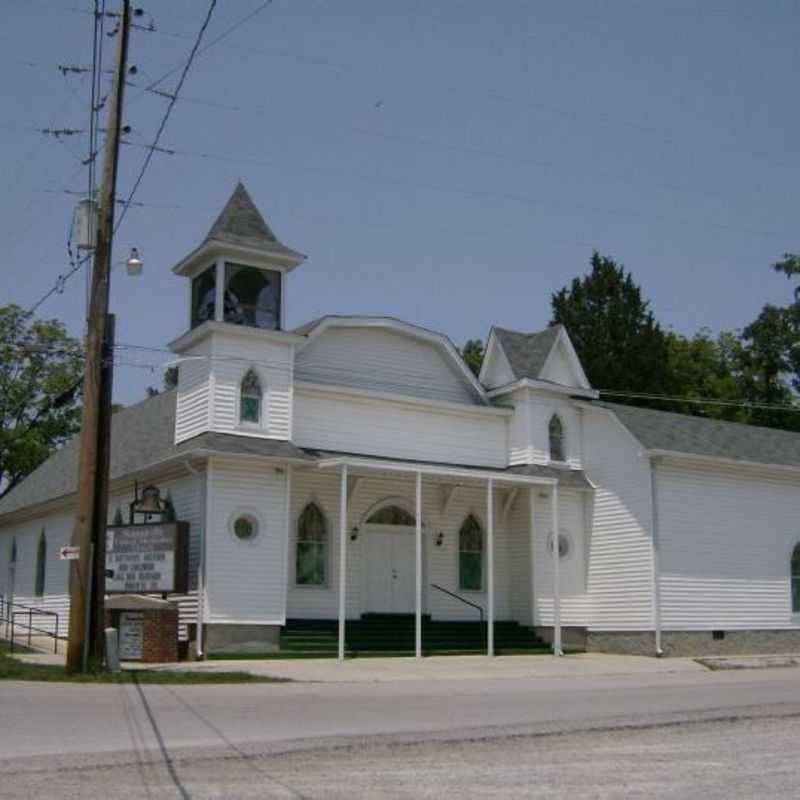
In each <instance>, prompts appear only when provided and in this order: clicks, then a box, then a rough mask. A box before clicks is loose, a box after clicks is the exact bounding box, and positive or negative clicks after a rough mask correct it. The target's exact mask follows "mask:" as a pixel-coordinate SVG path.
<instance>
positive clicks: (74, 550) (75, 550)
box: [58, 544, 81, 561]
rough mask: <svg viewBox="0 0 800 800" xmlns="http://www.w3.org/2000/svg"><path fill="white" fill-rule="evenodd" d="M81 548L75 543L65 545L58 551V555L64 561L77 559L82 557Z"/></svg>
mask: <svg viewBox="0 0 800 800" xmlns="http://www.w3.org/2000/svg"><path fill="white" fill-rule="evenodd" d="M80 555H81V549H80V547H77V546H75V545H71V544H68V545H65V546H64V547H62V548H61V549H60V550H59V551H58V557H59V558H60V559H61V560H62V561H77V560H78V559H79V558H80Z"/></svg>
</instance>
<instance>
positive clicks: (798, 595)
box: [792, 544, 800, 614]
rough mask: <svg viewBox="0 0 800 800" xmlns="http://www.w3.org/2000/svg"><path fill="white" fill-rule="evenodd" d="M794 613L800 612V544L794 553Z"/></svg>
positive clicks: (796, 546)
mask: <svg viewBox="0 0 800 800" xmlns="http://www.w3.org/2000/svg"><path fill="white" fill-rule="evenodd" d="M792 614H800V544H797V545H795V548H794V552H793V553H792Z"/></svg>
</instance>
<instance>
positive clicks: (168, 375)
mask: <svg viewBox="0 0 800 800" xmlns="http://www.w3.org/2000/svg"><path fill="white" fill-rule="evenodd" d="M161 382H162V386H163V389H156V387H155V386H148V387H147V388H146V389H145V390H144V391H145V394H146V395H147V397H155V396H156V395H157V394H161V392H162V391H164V392H168V391H170V389H177V388H178V367H177V366H174V367H167V368H166V369H165V370H164V377H163V378H162V380H161Z"/></svg>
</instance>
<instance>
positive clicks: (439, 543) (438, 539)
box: [436, 531, 444, 547]
mask: <svg viewBox="0 0 800 800" xmlns="http://www.w3.org/2000/svg"><path fill="white" fill-rule="evenodd" d="M443 541H444V534H443V533H442V532H441V531H439V533H437V534H436V546H437V547H441V546H442V542H443Z"/></svg>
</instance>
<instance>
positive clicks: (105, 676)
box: [0, 642, 288, 684]
mask: <svg viewBox="0 0 800 800" xmlns="http://www.w3.org/2000/svg"><path fill="white" fill-rule="evenodd" d="M2 680H6V681H49V682H53V681H67V682H70V683H161V684H178V683H286V682H287V681H288V678H270V677H268V676H258V675H250V674H248V673H247V672H189V671H188V670H187V671H184V672H179V671H175V672H168V671H163V672H161V671H158V670H152V669H136V670H125V669H123V670H122V672H120V673H118V674H116V675H114V674H112V673H110V672H88V673H82V672H67V670H66V669H64V667H62V666H60V665H57V664H27V663H25V662H24V661H19V660H18V659H16V658H14V657H13V656H10V655H8V647H7V645H6V644H5V643H4V642H0V681H2Z"/></svg>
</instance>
